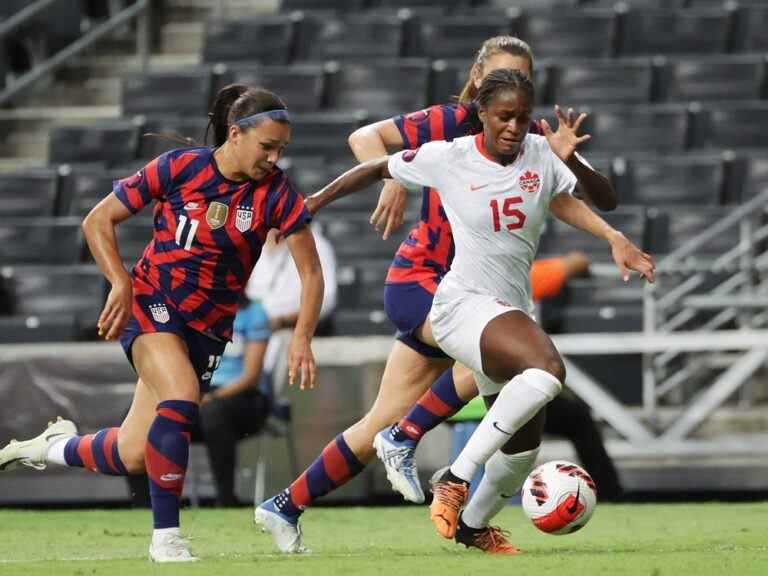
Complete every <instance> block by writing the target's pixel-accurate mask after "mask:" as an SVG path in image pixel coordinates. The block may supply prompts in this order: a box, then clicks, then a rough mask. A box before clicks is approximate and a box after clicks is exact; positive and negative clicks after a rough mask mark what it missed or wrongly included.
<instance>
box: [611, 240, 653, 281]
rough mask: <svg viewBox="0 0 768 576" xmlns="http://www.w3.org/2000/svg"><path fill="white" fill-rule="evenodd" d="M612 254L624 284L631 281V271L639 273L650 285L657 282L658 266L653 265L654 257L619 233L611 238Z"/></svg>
mask: <svg viewBox="0 0 768 576" xmlns="http://www.w3.org/2000/svg"><path fill="white" fill-rule="evenodd" d="M611 253H612V254H613V261H614V262H616V266H618V267H619V274H620V275H621V279H622V280H624V282H628V281H629V272H630V270H634V271H635V272H639V273H640V275H641V276H643V277H644V278H645V279H646V280H647V281H648V282H650V283H653V282H655V281H656V265H655V264H654V263H653V257H652V256H651V255H650V254H646V253H645V252H643V251H642V250H640V248H638V247H637V246H635V245H634V244H632V242H630V241H629V240H628V239H627V237H626V236H624V234H621V233H620V232H617V233H616V235H615V236H614V237H612V238H611Z"/></svg>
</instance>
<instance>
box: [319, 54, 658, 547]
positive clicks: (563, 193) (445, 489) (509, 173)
mask: <svg viewBox="0 0 768 576" xmlns="http://www.w3.org/2000/svg"><path fill="white" fill-rule="evenodd" d="M477 100H478V103H479V116H480V119H481V121H482V123H483V132H482V133H480V134H478V135H476V136H467V137H463V138H457V139H455V140H453V141H452V142H445V141H435V142H430V143H428V144H425V145H424V146H422V147H421V148H419V149H418V150H406V151H404V152H400V153H397V154H394V155H392V156H390V157H384V158H381V159H377V160H371V161H369V162H366V163H364V164H361V165H360V166H357V167H355V168H353V169H352V170H350V171H348V172H347V173H345V174H343V175H342V176H340V177H339V178H337V179H336V180H334V181H333V182H332V183H331V184H329V185H328V186H326V187H325V188H324V189H323V190H321V191H320V192H318V193H317V194H315V195H314V196H312V197H310V198H308V199H307V207H308V209H309V210H310V212H315V211H317V210H318V209H319V208H320V207H322V206H323V205H325V204H327V203H329V202H331V201H332V200H334V199H336V198H340V197H342V196H345V195H347V194H350V193H352V192H355V191H357V190H361V189H363V188H365V187H367V186H368V185H370V184H372V183H373V182H375V181H376V180H379V179H383V178H394V179H396V180H398V181H400V182H401V183H403V184H404V185H406V186H407V187H409V188H420V187H423V186H429V187H433V188H435V189H437V190H438V191H439V193H440V196H441V200H442V202H443V206H444V208H445V211H446V213H447V215H448V219H449V221H450V223H451V228H452V230H453V235H454V241H455V243H456V256H455V258H454V261H453V264H452V267H451V270H450V271H449V272H448V274H447V275H446V276H445V278H444V279H443V281H442V282H441V283H440V285H439V287H438V289H437V293H436V295H435V299H434V302H433V305H432V310H431V313H430V317H429V322H428V326H427V327H426V329H425V333H426V338H427V339H428V340H429V339H431V340H432V341H433V343H434V345H437V346H439V347H440V348H441V349H443V350H444V351H445V352H446V353H447V354H449V355H450V356H452V357H453V358H454V359H456V360H458V361H460V362H462V363H463V364H464V365H466V366H469V367H470V368H471V369H472V370H473V371H474V372H475V378H476V381H477V382H478V387H479V389H480V393H481V394H482V395H483V396H484V397H486V398H495V402H493V405H492V406H491V407H490V409H489V411H488V413H487V414H486V416H485V418H484V419H483V420H482V422H481V423H480V426H479V427H478V429H477V430H476V431H475V433H474V434H473V436H472V438H471V439H470V440H469V442H468V443H467V445H466V447H465V448H464V450H463V451H462V452H461V454H460V455H459V456H458V458H457V459H456V460H455V461H454V463H453V464H452V465H451V466H450V467H449V468H448V469H447V470H446V472H445V473H444V474H443V475H442V477H440V478H439V479H438V480H437V481H436V482H435V483H434V484H433V491H434V495H435V497H434V499H433V503H432V506H431V509H430V516H431V518H432V520H433V522H434V523H435V527H436V529H437V531H438V533H439V534H440V535H442V536H443V537H445V538H453V537H454V535H455V533H456V529H457V525H458V522H459V521H460V519H459V514H460V512H461V509H462V507H463V506H464V503H465V502H466V499H467V495H468V492H469V479H471V478H472V476H473V475H474V473H475V471H476V470H477V468H478V467H479V466H482V465H483V464H485V462H487V461H488V460H489V459H490V458H491V457H492V456H494V455H495V454H497V453H498V451H499V450H500V449H501V448H502V447H504V446H505V445H506V444H508V443H509V442H511V441H516V444H517V445H521V444H522V445H525V444H529V445H531V446H532V447H534V448H535V447H537V446H538V444H539V443H540V440H541V438H540V437H541V423H542V422H543V419H542V418H543V412H542V409H543V408H544V406H545V405H546V404H547V402H549V401H550V400H551V399H552V398H554V397H555V396H556V395H557V394H558V393H559V392H560V389H561V386H562V382H563V381H564V379H565V368H564V366H563V362H562V359H561V358H560V355H559V354H558V352H557V350H556V349H555V347H554V345H553V344H552V342H551V340H550V339H549V337H548V336H547V335H546V334H545V333H544V331H543V330H542V329H541V328H540V327H539V325H538V324H536V322H535V321H534V320H533V319H532V317H531V313H532V303H531V295H530V282H529V271H530V265H531V261H532V259H533V257H534V255H535V253H536V249H537V247H538V243H539V237H540V234H541V228H542V225H543V223H544V220H545V218H546V217H547V215H548V214H549V213H552V214H553V215H554V216H555V217H557V218H558V219H560V220H562V221H564V222H566V223H568V224H571V225H572V226H575V227H577V228H580V229H582V230H585V231H587V232H589V233H591V234H593V235H594V236H596V237H598V238H601V239H604V240H606V241H607V242H608V244H609V245H610V248H611V251H612V255H613V258H614V261H615V262H616V264H617V266H618V267H619V270H620V274H621V276H622V277H623V278H624V279H625V280H626V279H627V278H628V276H629V271H630V270H635V271H638V272H640V273H641V274H642V275H643V276H644V277H645V278H646V279H647V280H648V281H650V282H653V281H654V279H655V276H654V275H655V271H654V265H653V261H652V259H651V257H650V256H649V255H648V254H645V253H643V252H642V251H641V250H640V249H639V248H637V247H636V246H635V245H634V244H632V242H630V241H629V240H628V239H627V238H626V237H625V236H624V235H623V234H621V232H619V231H617V230H615V229H613V228H612V227H611V226H609V225H608V224H607V223H606V222H605V221H604V220H602V219H601V218H600V217H599V216H597V215H596V214H595V213H594V212H592V211H591V210H590V209H589V208H588V207H587V206H586V205H584V203H583V202H581V201H580V200H578V199H577V198H575V197H573V195H572V192H573V191H574V189H575V186H576V183H577V181H578V182H582V183H585V182H588V181H589V180H590V179H591V178H594V177H595V172H594V171H592V170H591V169H590V168H589V167H588V166H586V165H584V164H583V163H581V162H578V161H576V159H575V156H574V153H575V151H576V147H577V146H578V145H579V144H580V143H582V142H584V141H585V140H587V139H588V138H589V136H588V135H584V136H579V135H578V134H577V132H578V130H579V127H580V126H581V124H582V122H583V120H584V118H585V115H584V114H582V115H581V116H580V117H579V118H578V119H577V120H576V121H575V122H573V123H570V122H566V121H565V118H564V117H563V116H562V113H560V112H558V116H559V120H560V126H559V128H558V130H557V132H553V131H552V129H551V128H550V127H549V125H548V124H547V122H546V121H543V120H542V129H543V132H544V135H543V136H538V135H533V134H529V133H528V127H529V124H530V120H531V114H532V110H533V102H534V89H533V84H532V83H531V81H530V80H529V79H528V78H527V77H526V76H524V75H523V74H520V73H519V72H517V71H515V70H510V69H501V70H496V71H494V72H492V73H490V74H489V75H488V76H486V78H485V79H484V80H483V82H482V85H481V87H480V89H479V93H478V97H477ZM521 436H523V438H521ZM508 454H509V452H508ZM512 456H514V454H512ZM498 501H499V498H498V497H496V498H495V500H494V499H489V502H488V505H487V508H488V513H489V514H492V513H495V512H497V511H498V509H499V508H498V504H499V502H498Z"/></svg>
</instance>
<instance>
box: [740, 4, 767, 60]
mask: <svg viewBox="0 0 768 576" xmlns="http://www.w3.org/2000/svg"><path fill="white" fill-rule="evenodd" d="M739 6H742V8H741V9H740V10H738V12H737V16H736V21H737V24H736V32H735V33H734V35H733V37H734V38H735V40H736V42H735V46H734V48H735V49H736V50H740V51H742V52H755V53H765V52H768V34H766V32H765V31H766V30H768V7H766V5H765V2H764V1H762V0H748V2H744V1H740V2H739Z"/></svg>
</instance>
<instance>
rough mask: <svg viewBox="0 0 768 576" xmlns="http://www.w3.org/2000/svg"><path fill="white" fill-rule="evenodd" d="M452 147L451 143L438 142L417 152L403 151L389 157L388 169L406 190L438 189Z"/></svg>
mask: <svg viewBox="0 0 768 576" xmlns="http://www.w3.org/2000/svg"><path fill="white" fill-rule="evenodd" d="M450 146H451V143H450V142H444V141H442V140H438V141H434V142H427V143H426V144H424V145H423V146H420V147H419V148H416V149H415V150H403V151H402V152H398V153H397V154H393V155H392V156H390V157H389V162H388V164H387V168H388V169H389V173H390V175H391V176H392V178H394V179H395V180H397V181H398V182H400V183H401V184H402V185H403V186H405V187H406V188H410V189H411V190H418V189H419V188H422V187H424V186H427V187H430V188H437V187H438V186H439V185H438V180H439V177H440V175H441V174H443V173H444V172H445V165H444V162H445V160H446V157H447V151H448V150H449V148H450Z"/></svg>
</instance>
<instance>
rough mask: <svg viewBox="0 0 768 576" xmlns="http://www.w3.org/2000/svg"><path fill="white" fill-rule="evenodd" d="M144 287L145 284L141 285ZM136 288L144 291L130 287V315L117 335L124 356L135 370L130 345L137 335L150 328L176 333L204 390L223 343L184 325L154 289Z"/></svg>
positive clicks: (154, 330) (150, 329)
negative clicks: (131, 302)
mask: <svg viewBox="0 0 768 576" xmlns="http://www.w3.org/2000/svg"><path fill="white" fill-rule="evenodd" d="M145 287H146V284H145V285H144V286H143V287H142V288H145ZM137 292H144V290H141V291H138V290H134V297H133V315H132V316H131V319H130V320H129V321H128V324H127V325H126V327H125V329H124V330H123V333H122V334H121V335H120V344H121V345H122V346H123V350H124V351H125V355H126V356H127V357H128V362H130V363H131V366H132V367H133V368H134V370H135V369H136V368H135V366H133V354H132V352H131V347H132V346H133V341H134V340H135V339H136V337H137V336H139V335H141V334H151V333H153V332H169V333H171V334H176V335H178V336H179V337H180V338H181V339H182V340H183V341H184V343H185V344H186V345H187V349H188V350H189V360H190V361H191V362H192V367H193V368H194V370H195V374H197V380H198V383H199V385H200V392H201V393H204V392H207V391H208V389H209V388H210V384H211V377H212V376H213V372H214V370H216V368H218V366H219V363H220V362H221V355H222V354H223V353H224V348H225V347H226V345H227V343H226V342H225V341H224V340H216V339H214V338H211V337H209V336H206V335H205V334H203V333H202V332H199V331H197V330H193V329H192V328H190V327H189V326H187V324H186V322H184V319H183V318H182V317H181V315H180V314H179V313H178V311H177V310H176V309H175V308H174V307H173V306H171V305H170V304H168V303H167V302H166V301H165V299H164V298H163V296H162V294H161V293H160V292H157V291H154V290H153V291H152V292H151V293H144V294H141V293H139V294H137Z"/></svg>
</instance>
